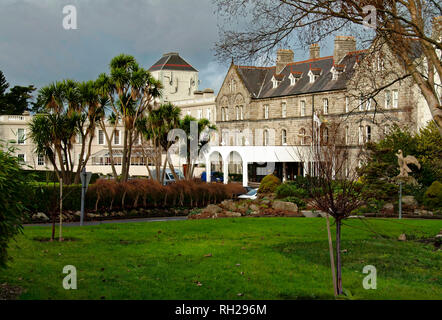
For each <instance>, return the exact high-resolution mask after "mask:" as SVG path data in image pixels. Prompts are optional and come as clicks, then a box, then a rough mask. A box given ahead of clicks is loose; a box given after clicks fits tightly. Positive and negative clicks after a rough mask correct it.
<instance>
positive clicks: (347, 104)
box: [345, 97, 350, 113]
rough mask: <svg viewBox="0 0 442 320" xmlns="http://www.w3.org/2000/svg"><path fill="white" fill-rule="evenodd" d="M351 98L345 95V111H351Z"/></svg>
mask: <svg viewBox="0 0 442 320" xmlns="http://www.w3.org/2000/svg"><path fill="white" fill-rule="evenodd" d="M349 100H350V99H349V98H348V97H345V113H348V112H349V111H350V101H349Z"/></svg>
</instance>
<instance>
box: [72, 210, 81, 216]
mask: <svg viewBox="0 0 442 320" xmlns="http://www.w3.org/2000/svg"><path fill="white" fill-rule="evenodd" d="M73 215H74V216H77V217H81V211H75V212H74V213H73Z"/></svg>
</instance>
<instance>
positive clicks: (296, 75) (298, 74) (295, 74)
mask: <svg viewBox="0 0 442 320" xmlns="http://www.w3.org/2000/svg"><path fill="white" fill-rule="evenodd" d="M301 76H302V72H291V73H290V75H289V80H290V86H294V85H295V84H296V83H297V82H298V81H299V79H301Z"/></svg>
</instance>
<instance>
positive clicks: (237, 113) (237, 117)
mask: <svg viewBox="0 0 442 320" xmlns="http://www.w3.org/2000/svg"><path fill="white" fill-rule="evenodd" d="M235 110H236V120H239V119H240V116H239V107H238V106H236V107H235Z"/></svg>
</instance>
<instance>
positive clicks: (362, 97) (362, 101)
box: [359, 95, 364, 111]
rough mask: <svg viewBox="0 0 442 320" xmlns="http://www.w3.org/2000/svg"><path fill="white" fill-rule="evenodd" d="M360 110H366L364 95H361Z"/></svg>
mask: <svg viewBox="0 0 442 320" xmlns="http://www.w3.org/2000/svg"><path fill="white" fill-rule="evenodd" d="M359 111H364V96H362V95H361V96H360V97H359Z"/></svg>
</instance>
